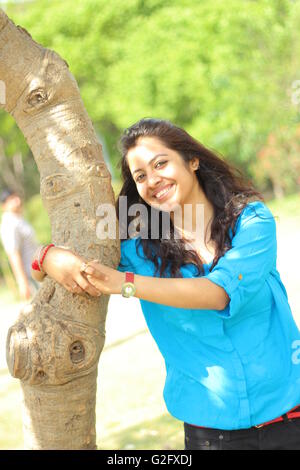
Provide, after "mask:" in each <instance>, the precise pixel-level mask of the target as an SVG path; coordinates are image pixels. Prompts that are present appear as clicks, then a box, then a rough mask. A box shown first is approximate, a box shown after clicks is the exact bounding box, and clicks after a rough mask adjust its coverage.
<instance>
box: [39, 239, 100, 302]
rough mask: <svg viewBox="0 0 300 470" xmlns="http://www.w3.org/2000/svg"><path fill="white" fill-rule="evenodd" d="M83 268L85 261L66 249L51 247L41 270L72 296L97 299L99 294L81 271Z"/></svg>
mask: <svg viewBox="0 0 300 470" xmlns="http://www.w3.org/2000/svg"><path fill="white" fill-rule="evenodd" d="M84 266H85V260H84V259H83V258H82V257H81V256H79V255H75V254H74V253H73V252H72V251H70V250H68V249H66V248H59V247H56V246H55V247H52V248H50V250H48V252H47V254H46V256H45V259H44V262H43V270H44V271H45V273H46V274H48V276H50V277H51V278H52V279H54V280H55V281H57V282H58V283H59V284H61V285H62V286H63V287H64V288H65V289H67V290H68V291H69V292H72V294H81V295H83V294H84V293H88V294H90V295H92V296H93V297H99V295H101V292H100V291H99V290H98V289H97V288H96V287H94V286H93V285H92V284H91V283H90V282H89V281H88V279H87V277H86V275H85V274H84V273H83V271H81V268H82V267H84Z"/></svg>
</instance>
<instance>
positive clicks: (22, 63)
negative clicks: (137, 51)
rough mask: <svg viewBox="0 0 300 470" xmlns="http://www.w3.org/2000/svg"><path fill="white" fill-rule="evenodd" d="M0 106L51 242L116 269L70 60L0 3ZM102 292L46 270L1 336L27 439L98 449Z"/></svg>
mask: <svg viewBox="0 0 300 470" xmlns="http://www.w3.org/2000/svg"><path fill="white" fill-rule="evenodd" d="M0 80H1V81H2V83H4V84H5V91H6V96H5V103H4V105H2V107H4V109H5V110H6V111H7V112H8V113H10V114H11V115H12V116H13V117H14V119H15V120H16V123H17V124H18V126H19V128H20V129H21V131H22V132H23V134H24V136H25V138H26V140H27V142H28V145H29V146H30V148H31V150H32V152H33V155H34V158H35V160H36V163H37V166H38V169H39V172H40V177H41V196H42V199H43V203H44V206H45V208H46V210H47V212H48V214H49V219H50V222H51V227H52V241H53V243H55V244H57V245H63V246H67V247H69V248H70V249H72V250H74V252H76V253H78V254H80V255H82V256H83V257H84V258H85V259H86V260H90V259H95V258H97V259H99V260H101V261H102V262H103V263H105V264H107V265H109V266H112V267H116V266H117V264H118V262H119V242H118V240H109V239H106V240H99V239H97V237H96V209H97V207H98V206H99V205H100V204H102V203H109V204H114V194H113V190H112V188H111V178H110V174H109V172H108V170H107V168H106V165H105V163H104V160H103V156H102V150H101V146H100V144H99V143H98V141H97V137H96V134H95V131H94V129H93V126H92V123H91V121H90V119H89V117H88V115H87V112H86V110H85V108H84V105H83V103H82V100H81V98H80V94H79V90H78V86H77V83H76V81H75V79H74V77H73V76H72V74H71V73H70V72H69V69H68V65H67V64H66V62H65V61H64V60H62V59H61V58H60V57H59V56H58V55H57V54H56V53H55V52H53V51H51V50H48V49H45V48H44V47H42V46H41V45H39V44H37V43H36V42H34V41H33V40H32V38H31V36H30V35H29V34H28V33H27V32H26V30H24V29H23V28H21V27H20V26H15V25H14V23H13V22H12V21H11V20H9V18H8V17H7V16H6V14H5V13H4V12H3V11H2V10H0ZM107 303H108V297H107V296H101V297H100V300H99V298H92V297H89V296H88V295H86V296H84V297H83V296H78V295H73V294H71V293H69V292H68V291H66V290H65V289H64V288H63V287H61V286H60V285H58V284H57V283H55V282H54V281H53V280H52V279H50V278H46V279H45V280H44V281H43V285H42V288H41V289H40V291H39V292H38V294H37V295H36V296H35V298H34V299H33V301H32V303H31V304H29V305H27V306H26V307H24V308H23V311H22V312H21V313H20V316H19V318H18V321H17V323H16V324H15V325H14V326H12V328H10V330H9V332H8V338H7V363H8V367H9V371H10V373H11V374H12V375H13V376H14V377H16V378H18V379H20V381H21V387H22V391H23V397H24V400H23V402H24V407H23V410H24V418H23V423H24V433H25V447H26V448H28V449H95V448H96V433H95V401H96V379H97V366H98V360H99V356H100V353H101V351H102V348H103V345H104V339H105V318H106V310H107Z"/></svg>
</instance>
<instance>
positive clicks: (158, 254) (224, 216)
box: [116, 118, 264, 277]
mask: <svg viewBox="0 0 300 470" xmlns="http://www.w3.org/2000/svg"><path fill="white" fill-rule="evenodd" d="M140 137H156V138H157V139H159V140H160V141H161V142H162V143H163V144H164V145H165V146H166V147H167V148H169V149H171V150H175V151H176V152H178V153H179V154H180V156H181V157H182V159H183V160H184V162H185V163H186V164H187V165H188V162H189V161H190V160H192V159H194V158H197V159H198V160H199V168H198V169H197V170H196V176H197V179H198V182H199V185H200V186H201V188H202V190H203V192H204V194H205V196H206V197H207V199H208V200H209V201H210V203H211V204H212V205H213V207H214V219H213V220H212V223H211V240H213V241H214V242H215V245H216V247H217V249H216V255H215V258H214V260H213V263H212V266H211V268H210V270H212V269H213V267H214V266H215V265H216V264H217V262H218V260H219V258H220V257H221V256H223V255H224V253H225V252H226V251H228V250H229V249H230V248H231V239H232V237H233V236H234V234H235V224H236V221H237V218H238V217H239V215H240V213H241V212H242V210H243V209H244V207H245V206H246V205H247V204H248V203H249V202H251V201H257V200H259V201H263V200H264V199H263V196H262V195H261V193H259V192H258V191H256V190H255V189H254V187H253V185H252V183H251V182H250V181H247V180H246V179H245V177H244V176H243V175H242V173H241V172H240V170H238V169H237V168H235V167H233V166H231V165H230V164H229V163H228V162H226V161H224V160H223V158H222V157H221V156H219V155H218V154H217V153H216V152H214V151H212V150H209V149H208V148H206V147H205V146H204V145H202V144H201V143H200V142H198V141H197V140H196V139H194V138H193V137H192V136H191V135H189V134H188V133H187V132H186V131H185V130H184V129H182V128H180V127H177V126H176V125H174V124H172V123H171V122H169V121H166V120H162V119H153V118H144V119H141V120H140V121H138V122H137V123H135V124H133V125H132V126H130V127H129V128H128V129H126V130H125V131H124V133H123V135H122V136H121V139H120V142H119V149H120V152H121V154H122V158H121V161H120V166H121V173H122V180H123V185H122V188H121V191H120V194H119V196H118V199H117V202H116V212H117V217H118V219H119V221H120V214H119V207H120V206H119V202H120V196H127V205H128V207H130V206H131V205H132V204H144V206H145V207H146V209H147V211H146V213H147V214H148V215H147V217H148V220H147V221H146V222H147V227H148V237H147V238H142V237H140V238H138V245H137V251H139V246H140V245H141V247H142V251H143V254H144V257H145V258H146V259H149V260H151V261H152V262H153V263H154V265H155V268H156V272H155V275H159V276H160V277H163V276H164V275H168V276H169V275H170V276H171V277H182V274H181V272H180V267H181V266H183V265H185V264H189V263H193V264H195V265H196V266H197V268H198V275H200V274H201V273H204V269H203V262H202V260H201V258H200V257H199V256H198V254H197V252H196V251H193V250H190V249H187V248H186V245H185V240H184V239H182V238H176V237H174V233H175V232H174V226H173V224H172V221H171V220H170V232H169V235H170V236H168V235H167V234H166V233H164V224H162V216H163V214H162V212H161V211H158V212H159V214H158V217H159V235H158V238H156V239H153V238H152V239H151V209H152V210H153V208H150V206H149V205H148V204H147V203H146V202H145V201H144V200H143V199H142V198H141V197H140V195H139V193H138V191H137V187H136V183H135V181H134V179H133V177H132V175H131V172H130V169H129V166H128V162H127V158H126V157H127V153H128V151H129V149H131V148H133V147H135V145H137V141H138V139H139V138H140ZM164 216H165V214H164ZM135 217H136V216H132V217H128V218H127V217H126V221H127V222H126V223H127V227H126V236H125V237H124V238H128V237H129V236H130V235H129V232H128V227H129V225H130V223H131V222H132V221H133V219H134V218H135ZM141 220H142V219H141ZM230 229H231V230H230Z"/></svg>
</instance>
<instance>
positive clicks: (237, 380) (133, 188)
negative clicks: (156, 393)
mask: <svg viewBox="0 0 300 470" xmlns="http://www.w3.org/2000/svg"><path fill="white" fill-rule="evenodd" d="M121 152H122V160H121V165H122V177H123V186H122V189H121V192H120V196H119V198H118V201H117V205H116V210H117V216H118V218H119V220H120V219H121V218H122V217H121V216H122V214H121V212H122V211H123V207H124V206H123V205H122V204H121V203H122V198H127V204H128V207H129V209H130V208H132V207H133V206H135V205H140V207H144V208H145V211H143V210H141V211H140V212H141V213H142V217H141V218H140V221H139V224H140V228H141V227H142V225H145V226H146V232H145V231H144V235H145V233H146V236H143V237H142V236H141V233H140V234H139V233H137V234H135V236H134V237H132V236H130V235H131V233H130V226H131V223H132V221H133V220H134V219H135V218H136V214H132V215H130V217H128V219H127V218H126V236H125V237H124V238H125V240H124V241H122V243H121V261H120V265H119V268H118V270H115V269H112V268H111V267H109V266H104V265H102V264H100V263H99V262H98V261H97V260H94V261H92V262H88V263H84V262H83V261H84V260H83V259H82V258H81V257H79V256H78V255H75V254H74V253H72V252H70V251H69V250H65V249H63V248H58V247H52V248H51V250H49V251H48V252H47V254H46V256H44V264H43V269H44V271H45V273H47V274H48V275H50V276H51V277H53V278H54V279H55V280H57V281H58V282H61V283H65V284H66V285H67V286H71V287H70V289H71V290H72V288H74V291H73V292H76V293H81V292H80V290H79V288H80V289H82V290H83V291H85V292H89V293H90V295H93V296H94V295H99V294H100V295H101V294H108V295H110V294H120V293H121V294H122V295H123V296H124V297H130V296H133V295H134V296H135V297H137V298H139V299H140V302H141V307H142V310H143V313H144V316H145V319H146V322H147V324H148V327H149V330H150V332H151V334H152V336H153V337H154V339H155V341H156V343H157V345H158V347H159V350H160V351H161V353H162V355H163V357H164V360H165V364H166V373H167V375H166V382H165V388H164V399H165V402H166V406H167V408H168V410H169V412H170V413H171V414H172V415H173V416H175V417H176V418H178V419H179V420H181V421H183V422H184V423H185V424H184V429H185V445H186V448H187V449H205V450H208V449H212V450H214V449H240V448H242V449H273V450H274V449H289V448H292V449H293V448H298V449H299V448H300V424H299V423H300V420H299V419H298V418H299V417H300V412H298V411H297V410H295V409H294V408H296V407H297V406H298V405H299V404H300V388H299V386H298V385H299V383H300V367H299V364H298V362H297V361H293V360H292V358H293V357H294V356H293V354H294V352H295V351H294V349H293V345H294V344H295V341H300V332H299V330H298V328H297V326H296V324H295V322H294V320H293V316H292V313H291V310H290V307H289V304H288V300H287V295H286V291H285V288H284V286H283V284H282V282H281V279H280V275H279V273H278V271H277V268H276V254H277V245H276V225H275V221H274V217H273V215H272V213H271V212H270V210H269V209H268V208H267V207H266V205H265V204H264V202H263V198H262V196H261V195H260V194H259V193H258V192H257V191H255V189H254V188H253V187H252V185H251V184H250V183H248V182H246V181H245V180H244V179H243V177H242V175H241V174H239V173H238V172H237V171H236V170H235V169H233V168H231V167H230V166H229V165H228V164H227V163H226V162H225V161H223V159H221V158H220V157H218V156H217V155H216V154H214V153H213V152H211V151H210V150H208V149H206V148H205V147H204V146H203V145H202V144H200V143H199V142H197V141H196V140H195V139H193V138H192V137H191V136H190V135H189V134H188V133H187V132H186V131H184V130H183V129H180V128H178V127H177V126H175V125H173V124H172V123H170V122H168V121H163V120H159V119H142V120H141V121H139V122H138V123H136V124H134V125H133V126H131V127H130V128H128V129H127V130H126V131H125V132H124V134H123V136H122V139H121ZM199 206H200V207H201V208H202V209H203V218H202V219H201V223H202V225H203V227H202V229H203V231H202V232H201V233H203V237H201V236H200V237H198V236H197V223H199V220H198V219H197V214H198V212H197V208H198V207H199ZM153 211H154V212H153ZM129 213H130V210H129ZM154 213H155V214H156V215H157V216H158V232H159V233H158V237H154V238H153V237H152V236H151V234H152V226H153V220H154V218H153V214H154ZM143 217H144V219H146V220H143ZM165 218H168V219H169V222H170V223H169V227H167V224H164V223H163V222H164V219H165ZM186 218H188V219H189V220H188V221H189V227H190V230H187V229H186V224H185V223H183V222H185V219H186ZM145 222H147V223H146V224H145ZM137 232H138V231H137ZM72 283H73V285H74V287H72ZM78 286H79V287H78ZM92 289H94V291H92ZM297 420H298V421H297ZM262 429H263V431H262Z"/></svg>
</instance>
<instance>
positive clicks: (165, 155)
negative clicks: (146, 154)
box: [132, 153, 167, 175]
mask: <svg viewBox="0 0 300 470" xmlns="http://www.w3.org/2000/svg"><path fill="white" fill-rule="evenodd" d="M157 157H167V154H166V153H158V154H157V155H155V157H153V158H151V160H150V161H149V162H148V163H147V165H148V166H149V165H151V163H152V162H153V161H154V160H155V159H156V158H157ZM137 171H142V170H141V168H139V169H137V170H134V171H133V172H132V174H133V175H134V173H136V172H137Z"/></svg>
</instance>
